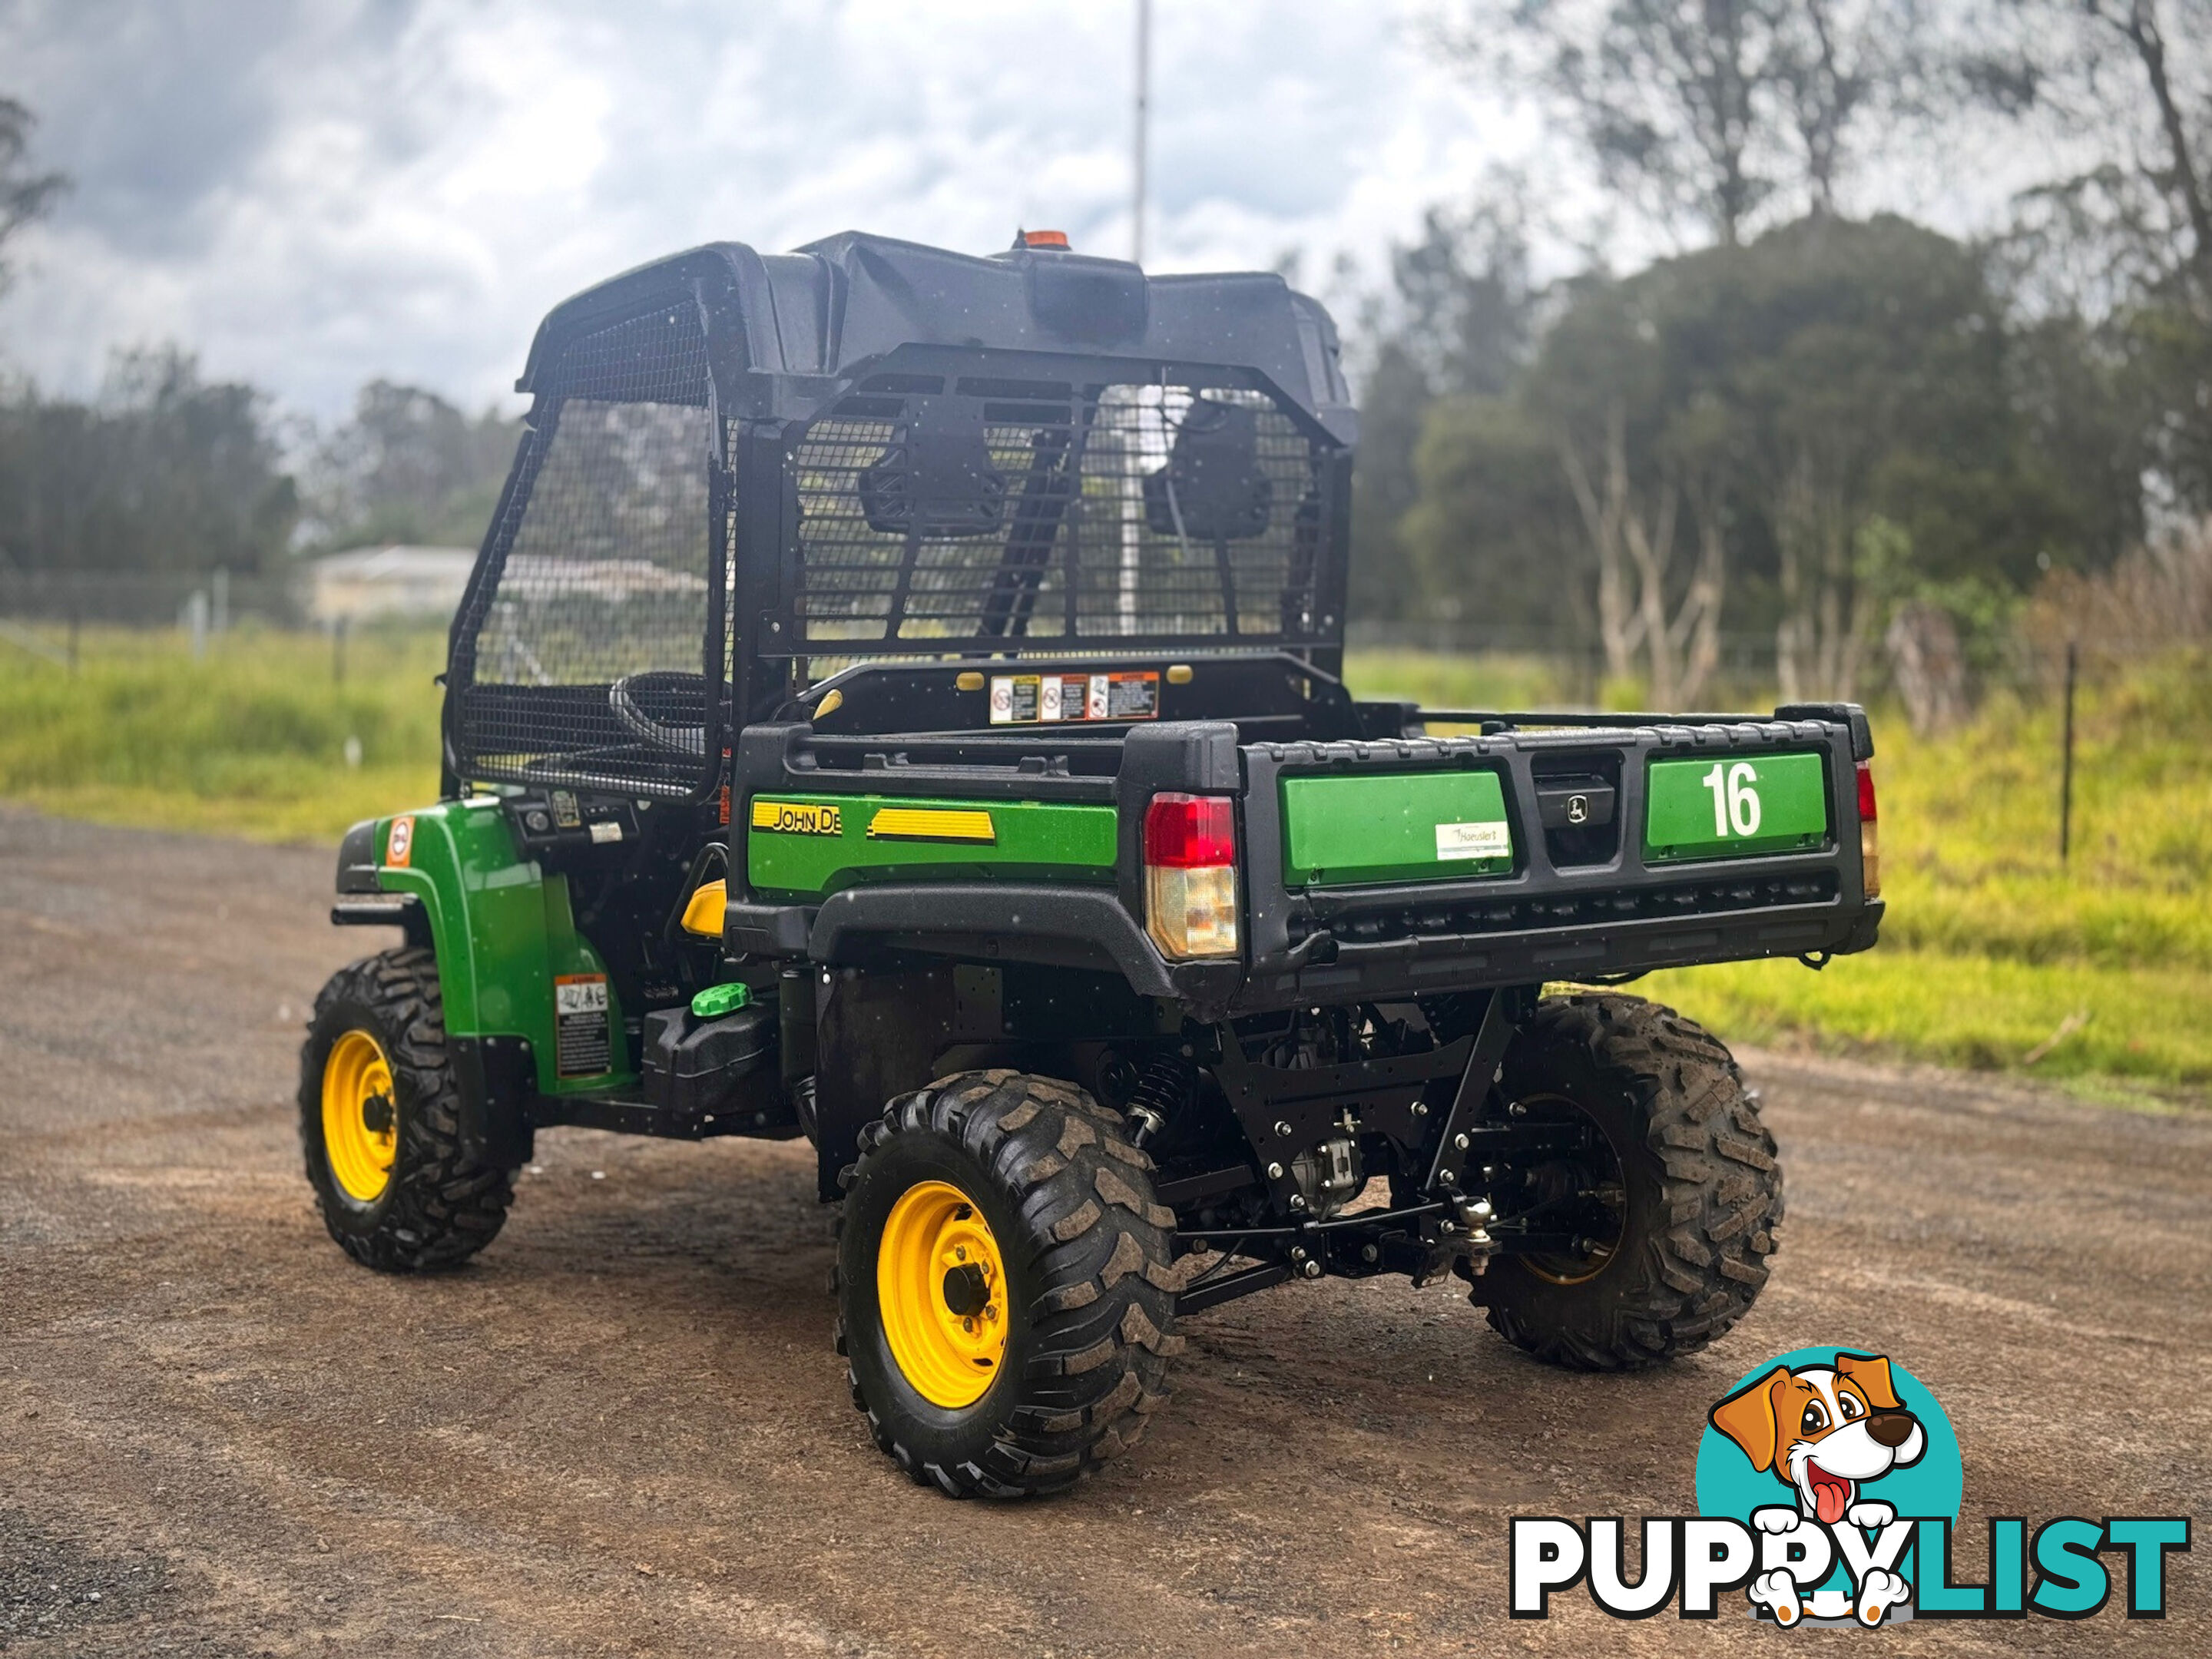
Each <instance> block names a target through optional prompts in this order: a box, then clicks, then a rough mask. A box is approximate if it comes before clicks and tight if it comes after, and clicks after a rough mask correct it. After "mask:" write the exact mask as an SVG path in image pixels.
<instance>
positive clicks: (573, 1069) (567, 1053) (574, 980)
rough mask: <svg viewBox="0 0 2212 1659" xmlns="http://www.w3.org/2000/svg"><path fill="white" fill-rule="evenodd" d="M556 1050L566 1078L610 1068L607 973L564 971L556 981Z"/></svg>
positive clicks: (554, 984)
mask: <svg viewBox="0 0 2212 1659" xmlns="http://www.w3.org/2000/svg"><path fill="white" fill-rule="evenodd" d="M553 1051H554V1061H555V1068H556V1070H557V1071H558V1072H559V1073H560V1074H561V1075H562V1077H597V1076H598V1075H599V1073H602V1072H604V1071H606V1070H608V1069H609V1067H610V1066H611V1062H612V1060H613V1050H612V1049H611V1047H610V1046H609V1044H608V1041H607V976H606V975H605V974H562V975H558V976H557V977H556V978H555V980H554V981H553Z"/></svg>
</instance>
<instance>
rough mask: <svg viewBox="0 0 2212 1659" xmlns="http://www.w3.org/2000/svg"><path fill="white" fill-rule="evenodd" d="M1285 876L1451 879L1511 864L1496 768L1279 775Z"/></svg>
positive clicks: (1313, 882) (1306, 880)
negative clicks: (1308, 776)
mask: <svg viewBox="0 0 2212 1659" xmlns="http://www.w3.org/2000/svg"><path fill="white" fill-rule="evenodd" d="M1282 792H1283V879H1284V880H1285V882H1287V883H1288V884H1291V886H1293V887H1304V886H1316V887H1334V886H1342V885H1350V884H1354V883H1358V882H1384V881H1440V880H1443V881H1448V880H1453V879H1456V878H1460V877H1464V876H1502V875H1507V874H1510V872H1511V871H1512V869H1513V829H1512V825H1511V824H1510V823H1509V822H1508V821H1507V819H1506V816H1505V791H1504V787H1502V786H1501V785H1500V784H1499V782H1498V774H1497V773H1495V772H1468V771H1459V772H1382V773H1365V774H1361V775H1331V776H1328V777H1321V778H1285V779H1284V780H1283V781H1282Z"/></svg>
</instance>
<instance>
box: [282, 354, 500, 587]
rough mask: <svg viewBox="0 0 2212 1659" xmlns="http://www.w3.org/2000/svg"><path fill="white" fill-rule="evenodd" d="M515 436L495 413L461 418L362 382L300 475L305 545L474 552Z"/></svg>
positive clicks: (397, 389) (436, 399) (394, 389)
mask: <svg viewBox="0 0 2212 1659" xmlns="http://www.w3.org/2000/svg"><path fill="white" fill-rule="evenodd" d="M521 433H522V423H521V422H520V420H510V419H508V418H507V417H506V416H501V414H500V413H499V411H498V410H484V411H483V413H482V414H481V415H477V416H468V415H465V414H463V413H462V412H461V411H460V410H458V409H456V408H455V407H454V406H453V404H450V403H448V402H447V401H446V399H444V398H441V397H440V396H438V394H437V393H435V392H426V391H424V390H422V388H421V387H419V386H400V385H397V384H395V383H393V382H392V381H389V380H372V381H370V382H369V383H368V385H367V386H363V387H362V389H361V392H360V395H359V396H358V397H357V398H356V399H355V402H354V412H353V418H352V419H351V420H349V421H348V422H346V423H345V424H344V425H343V426H341V427H340V428H337V431H335V432H333V433H332V434H331V435H330V437H329V438H328V439H327V440H326V441H324V442H323V443H322V444H321V445H320V446H319V447H318V449H317V451H316V453H315V456H314V459H313V463H312V464H311V465H310V467H309V468H308V478H307V497H308V501H309V504H310V509H311V527H310V538H311V540H313V541H314V542H316V543H319V544H322V545H325V546H330V547H337V546H349V545H359V544H363V543H380V542H416V543H430V544H459V545H466V546H474V545H475V544H477V542H478V541H480V540H482V539H483V533H484V529H485V526H487V525H488V524H489V522H490V520H491V515H492V510H493V508H494V507H495V506H496V505H497V503H498V500H499V491H500V486H501V483H503V482H504V481H505V479H506V477H507V465H508V463H509V462H510V461H511V460H512V459H513V455H514V447H515V445H516V443H517V441H519V440H520V437H521Z"/></svg>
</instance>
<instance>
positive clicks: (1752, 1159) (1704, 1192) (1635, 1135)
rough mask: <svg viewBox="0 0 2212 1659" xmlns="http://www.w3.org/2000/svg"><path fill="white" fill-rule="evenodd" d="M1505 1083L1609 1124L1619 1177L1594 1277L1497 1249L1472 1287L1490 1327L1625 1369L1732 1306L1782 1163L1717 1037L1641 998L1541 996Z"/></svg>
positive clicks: (1696, 1337)
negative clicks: (1613, 1238)
mask: <svg viewBox="0 0 2212 1659" xmlns="http://www.w3.org/2000/svg"><path fill="white" fill-rule="evenodd" d="M1500 1088H1501V1091H1502V1092H1503V1093H1504V1097H1505V1099H1506V1100H1507V1101H1509V1102H1516V1101H1521V1102H1536V1101H1541V1100H1542V1099H1544V1098H1546V1097H1565V1099H1566V1100H1567V1101H1570V1102H1571V1103H1573V1104H1574V1106H1576V1107H1578V1108H1579V1109H1581V1110H1582V1111H1583V1113H1585V1114H1586V1115H1588V1116H1589V1118H1591V1119H1592V1120H1594V1121H1595V1123H1596V1124H1597V1126H1598V1127H1599V1128H1600V1129H1601V1131H1602V1132H1603V1133H1604V1135H1605V1137H1606V1139H1607V1141H1608V1142H1609V1143H1610V1145H1611V1147H1612V1150H1613V1156H1614V1157H1615V1158H1617V1159H1618V1160H1619V1164H1620V1177H1621V1184H1622V1185H1623V1187H1624V1188H1626V1206H1625V1208H1626V1213H1625V1215H1624V1216H1623V1217H1622V1218H1621V1226H1620V1238H1619V1241H1618V1244H1617V1247H1616V1248H1615V1249H1614V1250H1613V1254H1612V1255H1611V1257H1610V1259H1609V1260H1607V1261H1604V1263H1603V1265H1602V1267H1601V1268H1600V1269H1599V1271H1597V1272H1596V1273H1595V1274H1593V1275H1592V1276H1590V1277H1589V1278H1587V1279H1582V1280H1581V1281H1580V1282H1577V1283H1559V1282H1556V1280H1557V1279H1559V1278H1560V1277H1571V1275H1563V1274H1554V1275H1553V1277H1552V1278H1547V1277H1545V1276H1543V1274H1542V1273H1540V1272H1539V1271H1537V1270H1536V1269H1535V1267H1534V1266H1533V1265H1532V1264H1531V1263H1529V1262H1528V1261H1523V1260H1521V1259H1517V1258H1515V1257H1512V1256H1500V1257H1498V1258H1497V1259H1495V1260H1494V1261H1492V1265H1491V1267H1490V1270H1489V1272H1488V1273H1486V1274H1485V1275H1484V1276H1483V1277H1482V1278H1481V1279H1479V1280H1478V1281H1477V1282H1476V1285H1475V1289H1474V1296H1475V1298H1476V1299H1477V1300H1478V1301H1479V1302H1481V1303H1484V1304H1487V1307H1488V1311H1489V1317H1490V1322H1491V1324H1492V1327H1493V1328H1496V1329H1497V1331H1498V1333H1499V1334H1501V1335H1503V1336H1504V1338H1505V1339H1506V1340H1508V1341H1510V1342H1513V1343H1515V1344H1516V1345H1517V1346H1520V1347H1522V1348H1525V1349H1526V1350H1528V1352H1530V1353H1532V1354H1534V1355H1535V1356H1536V1358H1539V1359H1542V1360H1545V1361H1547V1362H1548V1363H1549V1364H1555V1365H1562V1366H1565V1367H1567V1368H1569V1369H1571V1370H1640V1369H1642V1368H1644V1367H1645V1366H1649V1365H1655V1364H1660V1363H1662V1362H1663V1361H1666V1360H1668V1359H1672V1358H1674V1357H1675V1356H1676V1355H1678V1354H1684V1353H1691V1352H1696V1351H1697V1350H1698V1349H1699V1348H1702V1347H1704V1346H1705V1345H1706V1344H1707V1343H1709V1342H1711V1340H1713V1339H1714V1338H1716V1337H1717V1336H1719V1335H1721V1334H1723V1332H1725V1331H1726V1330H1727V1329H1728V1328H1729V1327H1730V1326H1732V1325H1734V1324H1735V1322H1736V1321H1737V1320H1739V1319H1741V1318H1742V1317H1743V1316H1744V1314H1745V1313H1746V1312H1747V1311H1748V1310H1749V1309H1750V1307H1751V1304H1752V1303H1753V1301H1754V1300H1755V1299H1756V1298H1757V1297H1758V1295H1759V1289H1760V1287H1761V1286H1762V1285H1765V1283H1766V1274H1767V1259H1768V1257H1770V1256H1771V1255H1773V1253H1774V1249H1775V1244H1776V1237H1775V1230H1776V1228H1777V1227H1778V1225H1779V1224H1780V1222H1781V1220H1782V1207H1783V1206H1782V1167H1781V1164H1779V1163H1778V1161H1777V1158H1776V1154H1775V1145H1774V1137H1773V1135H1772V1134H1771V1133H1769V1132H1768V1131H1767V1128H1766V1126H1765V1124H1764V1123H1762V1122H1761V1121H1759V1107H1758V1103H1757V1102H1756V1101H1755V1100H1754V1099H1753V1097H1751V1095H1750V1094H1749V1093H1748V1092H1747V1091H1746V1090H1745V1088H1744V1085H1743V1078H1742V1074H1741V1073H1739V1072H1738V1071H1737V1069H1736V1065H1735V1060H1734V1058H1733V1057H1732V1056H1731V1055H1730V1054H1729V1051H1728V1049H1727V1048H1725V1047H1723V1045H1722V1044H1721V1043H1720V1042H1718V1041H1717V1039H1715V1038H1714V1037H1713V1036H1711V1034H1709V1033H1708V1032H1707V1031H1705V1030H1704V1028H1703V1027H1701V1026H1699V1025H1698V1024H1694V1023H1693V1022H1692V1021H1690V1020H1687V1019H1685V1018H1682V1016H1681V1015H1680V1014H1678V1013H1676V1012H1674V1010H1672V1009H1671V1008H1665V1007H1662V1006H1659V1005H1658V1004H1656V1003H1651V1002H1645V1001H1644V1000H1641V999H1639V998H1636V997H1626V996H1596V995H1585V996H1566V997H1555V998H1549V999H1547V1000H1545V1001H1543V1002H1541V1003H1540V1004H1539V1005H1538V1006H1537V1010H1536V1014H1535V1018H1534V1020H1533V1021H1532V1022H1531V1023H1530V1024H1529V1025H1528V1028H1527V1029H1526V1030H1524V1031H1523V1032H1522V1034H1521V1035H1520V1036H1517V1037H1516V1038H1515V1040H1514V1042H1513V1044H1512V1046H1511V1047H1510V1048H1508V1049H1507V1051H1506V1054H1505V1064H1504V1080H1503V1082H1502V1083H1501V1085H1500ZM1552 1109H1553V1110H1554V1111H1556V1110H1557V1108H1556V1107H1553V1108H1552ZM1529 1110H1530V1111H1531V1112H1541V1111H1542V1110H1544V1108H1541V1107H1539V1106H1536V1105H1531V1106H1530V1107H1529Z"/></svg>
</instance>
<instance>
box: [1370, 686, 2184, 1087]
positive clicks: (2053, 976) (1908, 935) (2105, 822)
mask: <svg viewBox="0 0 2212 1659" xmlns="http://www.w3.org/2000/svg"><path fill="white" fill-rule="evenodd" d="M1348 677H1349V678H1351V679H1352V683H1353V684H1354V685H1355V686H1356V687H1357V689H1358V690H1360V691H1361V692H1362V693H1364V694H1367V695H1374V696H1380V695H1384V694H1386V693H1396V692H1401V691H1402V692H1403V693H1405V694H1407V695H1413V693H1415V692H1419V694H1420V695H1422V696H1425V697H1426V698H1427V699H1429V700H1430V701H1431V702H1432V703H1441V702H1445V701H1446V700H1447V699H1449V701H1450V702H1454V703H1458V704H1462V706H1465V705H1469V704H1472V705H1475V706H1493V707H1494V706H1497V705H1498V702H1500V701H1503V699H1502V698H1501V697H1500V695H1499V694H1500V691H1501V690H1508V691H1510V690H1525V684H1526V682H1525V678H1524V677H1523V676H1521V675H1518V674H1516V673H1514V672H1512V671H1508V672H1507V673H1506V674H1505V675H1504V677H1503V679H1504V685H1503V686H1502V687H1501V677H1500V675H1499V674H1498V672H1497V671H1495V670H1494V669H1492V668H1490V667H1488V666H1486V665H1459V664H1453V663H1449V662H1446V661H1441V660H1438V659H1416V660H1408V659H1399V658H1392V657H1380V656H1367V657H1363V658H1359V659H1355V660H1354V661H1353V663H1352V665H1351V667H1350V669H1349V670H1348ZM2060 720H2061V715H2060V711H2059V708H2058V706H2057V702H2056V700H2055V699H2050V700H2041V699H2039V700H2036V701H2033V702H2022V701H2021V700H2020V699H2019V698H2017V697H2015V696H1998V697H1996V698H1994V699H1992V700H1991V701H1990V702H1989V703H1988V704H1987V705H1985V706H1984V708H1983V709H1982V711H1981V713H1980V714H1979V715H1978V718H1977V719H1976V720H1975V721H1974V723H1973V724H1972V726H1968V727H1967V728H1966V729H1965V730H1962V731H1960V732H1956V733H1954V734H1952V735H1949V736H1947V737H1944V738H1937V739H1931V740H1919V739H1916V738H1914V737H1913V736H1912V734H1911V731H1910V730H1909V729H1908V728H1907V727H1906V726H1905V723H1904V720H1902V718H1901V717H1898V716H1890V717H1888V718H1884V717H1883V716H1882V715H1881V714H1877V715H1876V719H1875V739H1876V747H1877V750H1878V753H1877V756H1876V759H1875V778H1876V781H1877V784H1878V786H1879V789H1880V793H1881V854H1882V857H1881V863H1882V874H1883V896H1884V897H1885V898H1886V899H1887V901H1888V905H1889V910H1888V916H1887V920H1886V921H1885V922H1884V924H1883V928H1882V942H1881V945H1880V946H1879V947H1878V948H1877V949H1875V950H1874V951H1870V952H1869V953H1867V954H1866V955H1863V956H1858V957H1841V958H1838V960H1837V961H1835V962H1834V963H1831V964H1830V965H1829V967H1828V968H1827V969H1826V971H1824V972H1820V973H1814V972H1813V971H1811V970H1810V969H1807V968H1805V967H1803V966H1802V965H1801V964H1800V963H1795V962H1751V963H1729V964H1726V965H1723V966H1720V967H1713V968H1696V969H1682V970H1679V971H1674V972H1669V973H1664V974H1655V975H1651V976H1650V978H1649V979H1647V980H1644V981H1639V982H1638V985H1637V987H1636V989H1637V990H1638V992H1639V993H1642V994H1646V995H1650V996H1653V997H1656V998H1658V999H1660V1000H1664V1001H1668V1002H1673V1003H1674V1004H1676V1005H1677V1006H1680V1007H1681V1008H1682V1009H1683V1010H1684V1011H1685V1012H1688V1013H1690V1014H1692V1015H1693V1016H1694V1017H1696V1018H1699V1019H1701V1020H1704V1021H1705V1022H1706V1023H1707V1024H1710V1025H1711V1026H1712V1027H1713V1029H1714V1030H1717V1031H1719V1032H1721V1033H1723V1035H1724V1036H1728V1037H1729V1038H1730V1039H1732V1040H1741V1041H1745V1042H1763V1043H1768V1044H1777V1045H1784V1046H1810V1047H1817V1048H1826V1049H1831V1050H1842V1051H1850V1050H1859V1051H1872V1052H1877V1053H1886V1054H1901V1055H1908V1056H1911V1057H1914V1058H1918V1059H1925V1060H1939V1061H1942V1062H1945V1063H1947V1064H1952V1065H1959V1066H1974V1067H1978V1068H1989V1069H1996V1070H2025V1071H2028V1072H2030V1073H2033V1074H2035V1075H2040V1076H2051V1077H2058V1078H2064V1079H2074V1080H2076V1083H2077V1086H2081V1087H2083V1088H2085V1089H2087V1091H2090V1092H2098V1093H2106V1094H2113V1093H2117V1094H2119V1095H2123V1096H2124V1095H2128V1094H2130V1093H2133V1092H2135V1091H2139V1090H2141V1089H2142V1088H2143V1087H2144V1086H2146V1085H2148V1086H2150V1087H2152V1088H2174V1087H2178V1088H2179V1089H2180V1090H2182V1091H2185V1093H2187V1094H2190V1095H2191V1096H2195V1097H2202V1093H2203V1089H2204V1087H2205V1085H2207V1084H2212V896H2208V892H2207V887H2208V878H2212V662H2208V660H2207V659H2205V658H2204V657H2203V655H2202V654H2198V655H2197V656H2195V657H2193V658H2192V657H2175V658H2172V659H2167V660H2166V661H2164V662H2161V663H2158V664H2154V665H2143V666H2140V667H2138V668H2136V669H2135V670H2133V671H2130V672H2129V673H2128V674H2126V675H2125V676H2123V677H2118V678H2113V679H2112V680H2110V681H2109V682H2107V683H2103V684H2097V683H2093V684H2089V685H2087V686H2086V687H2085V688H2084V690H2083V691H2082V694H2081V702H2080V704H2079V706H2078V710H2077V716H2076V720H2077V725H2076V746H2075V817H2074V853H2073V857H2072V859H2071V860H2069V862H2068V863H2067V864H2065V865H2063V866H2062V865H2061V864H2060V862H2059V860H2058V770H2059V760H2058V757H2059V752H2060ZM2054 1039H2056V1040H2055V1041H2054ZM2031 1057H2033V1058H2031Z"/></svg>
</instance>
